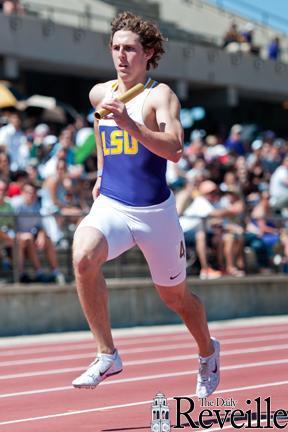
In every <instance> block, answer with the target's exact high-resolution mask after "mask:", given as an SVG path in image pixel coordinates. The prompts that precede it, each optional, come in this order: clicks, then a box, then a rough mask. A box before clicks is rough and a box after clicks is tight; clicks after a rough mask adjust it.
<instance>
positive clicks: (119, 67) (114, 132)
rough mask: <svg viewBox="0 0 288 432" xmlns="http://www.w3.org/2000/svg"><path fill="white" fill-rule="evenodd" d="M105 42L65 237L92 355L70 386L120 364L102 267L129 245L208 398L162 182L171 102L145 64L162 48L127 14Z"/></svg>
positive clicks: (169, 146)
mask: <svg viewBox="0 0 288 432" xmlns="http://www.w3.org/2000/svg"><path fill="white" fill-rule="evenodd" d="M111 27H112V32H111V40H110V48H111V53H112V58H113V62H114V66H115V69H116V73H117V80H116V81H108V82H106V83H104V84H97V85H95V86H94V87H93V88H92V90H91V92H90V101H91V103H92V105H93V107H94V108H95V109H97V110H98V109H99V108H105V109H107V110H108V111H109V112H110V114H109V115H107V116H106V117H105V118H104V119H102V120H99V124H98V122H97V123H95V136H96V142H97V154H98V178H97V181H96V184H95V186H94V188H93V197H94V200H95V201H94V204H93V206H92V208H91V211H90V213H89V214H88V215H87V216H86V217H85V218H84V219H83V220H82V222H81V223H80V224H79V226H78V228H77V230H76V232H75V237H74V245H73V263H74V270H75V276H76V282H77V290H78V295H79V299H80V302H81V306H82V308H83V311H84V314H85V316H86V319H87V321H88V323H89V326H90V329H91V331H92V333H93V335H94V337H95V339H96V343H97V356H96V359H95V361H94V362H93V363H92V364H91V365H90V366H89V368H88V369H87V371H85V372H84V373H83V374H82V375H81V376H79V377H78V378H76V379H75V380H74V381H73V386H74V387H77V388H95V387H96V386H97V385H98V384H99V383H100V382H101V381H103V380H104V379H105V378H107V377H109V376H111V375H114V374H117V373H119V372H121V371H122V362H121V358H120V356H119V354H118V351H117V350H116V348H115V346H114V343H113V339H112V334H111V325H110V319H109V314H108V292H107V286H106V283H105V280H104V278H103V274H102V271H101V267H102V265H103V264H104V263H105V262H106V261H108V260H111V259H113V258H115V257H117V256H119V255H120V254H122V253H123V252H124V251H126V250H128V249H130V248H132V247H133V246H135V245H138V246H139V248H140V249H141V250H142V252H143V254H144V256H145V258H146V260H147V262H148V265H149V268H150V272H151V275H152V279H153V282H154V284H155V287H156V289H157V291H158V293H159V295H160V297H161V299H162V300H163V301H164V302H165V303H166V305H167V306H168V307H169V308H170V309H172V310H173V311H174V312H176V313H177V314H178V315H179V316H180V317H181V318H182V320H183V321H184V323H185V324H186V326H187V328H188V329H189V331H190V332H191V334H192V336H193V337H194V339H195V340H196V343H197V345H198V349H199V360H200V368H199V374H198V378H197V396H198V397H199V398H203V397H207V396H209V395H210V394H211V393H212V392H213V391H214V390H215V389H216V387H217V385H218V383H219V350H220V344H219V342H218V341H217V340H215V339H213V338H211V337H210V333H209V330H208V325H207V321H206V316H205V310H204V307H203V306H202V304H201V302H200V300H199V299H198V298H197V297H196V296H195V295H193V294H190V292H189V291H188V289H187V285H186V257H185V247H184V237H183V233H182V230H181V228H180V225H179V221H178V216H177V212H176V207H175V199H174V196H173V194H172V193H171V191H170V190H169V189H168V187H167V184H166V180H165V172H166V164H167V160H171V161H173V162H177V161H178V160H179V159H180V158H181V155H182V151H183V148H182V140H183V131H182V127H181V124H180V121H179V111H180V104H179V101H178V99H177V97H176V95H175V94H174V93H173V92H172V90H171V89H170V88H169V87H168V86H167V85H165V84H162V83H157V82H155V81H153V80H152V79H151V78H150V77H149V76H148V75H147V71H148V70H149V69H150V67H151V66H152V67H157V65H158V61H159V59H160V57H161V55H162V54H163V53H164V49H163V42H164V39H163V37H162V35H161V33H160V32H159V30H158V28H157V27H156V26H155V25H154V24H153V23H151V22H149V21H144V20H143V19H142V18H140V17H138V16H135V15H133V14H132V13H130V12H123V13H120V14H119V15H118V16H117V17H116V18H114V20H113V21H112V24H111ZM138 83H143V84H144V86H145V89H144V91H143V92H142V93H140V94H139V95H138V96H136V97H135V98H134V99H132V100H131V101H130V102H128V103H127V104H126V105H124V104H123V103H122V102H121V101H119V99H118V97H119V96H120V95H121V94H123V93H124V92H125V91H127V90H128V89H130V88H132V87H133V86H134V85H135V84H138Z"/></svg>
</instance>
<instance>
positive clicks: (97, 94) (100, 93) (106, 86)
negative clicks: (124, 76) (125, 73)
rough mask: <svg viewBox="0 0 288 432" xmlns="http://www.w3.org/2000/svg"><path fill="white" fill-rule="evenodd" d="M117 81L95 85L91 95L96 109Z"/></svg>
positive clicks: (90, 97)
mask: <svg viewBox="0 0 288 432" xmlns="http://www.w3.org/2000/svg"><path fill="white" fill-rule="evenodd" d="M116 82H117V80H110V81H106V82H102V83H98V84H95V85H94V86H93V87H92V89H91V90H90V93H89V99H90V102H91V104H92V105H93V106H94V108H95V107H97V105H99V103H100V102H101V101H102V100H103V99H104V97H105V95H106V93H107V91H108V90H110V89H111V88H112V86H113V84H114V83H116Z"/></svg>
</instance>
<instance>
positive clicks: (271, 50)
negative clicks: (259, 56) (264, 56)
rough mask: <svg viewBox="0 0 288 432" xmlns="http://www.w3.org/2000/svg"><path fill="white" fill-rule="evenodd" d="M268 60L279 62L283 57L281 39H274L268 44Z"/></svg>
mask: <svg viewBox="0 0 288 432" xmlns="http://www.w3.org/2000/svg"><path fill="white" fill-rule="evenodd" d="M267 51H268V58H269V59H270V60H279V59H280V55H281V46H280V38H279V37H278V36H276V37H274V38H273V39H272V40H271V41H270V42H269V44H268V47H267Z"/></svg>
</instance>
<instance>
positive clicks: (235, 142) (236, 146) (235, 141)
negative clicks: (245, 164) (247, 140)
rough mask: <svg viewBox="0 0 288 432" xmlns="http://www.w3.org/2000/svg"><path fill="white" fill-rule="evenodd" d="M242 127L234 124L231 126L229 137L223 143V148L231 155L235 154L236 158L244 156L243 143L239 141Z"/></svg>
mask: <svg viewBox="0 0 288 432" xmlns="http://www.w3.org/2000/svg"><path fill="white" fill-rule="evenodd" d="M242 130H243V128H242V126H241V125H240V124H235V125H233V126H232V128H231V131H230V135H229V137H228V138H227V140H226V141H225V147H226V148H227V150H228V151H229V153H231V154H235V155H237V156H244V155H245V147H244V143H243V141H242V139H241V134H242Z"/></svg>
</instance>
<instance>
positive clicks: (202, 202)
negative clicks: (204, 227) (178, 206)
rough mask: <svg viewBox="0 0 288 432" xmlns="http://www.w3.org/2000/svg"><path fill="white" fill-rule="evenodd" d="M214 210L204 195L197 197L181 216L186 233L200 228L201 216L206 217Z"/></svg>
mask: <svg viewBox="0 0 288 432" xmlns="http://www.w3.org/2000/svg"><path fill="white" fill-rule="evenodd" d="M213 210H214V207H213V205H212V204H211V203H210V202H209V201H208V200H207V199H206V198H205V197H204V196H199V197H197V198H195V199H194V200H193V202H192V203H191V204H190V205H189V207H187V209H186V210H185V211H184V213H183V216H181V217H180V218H179V221H180V225H181V227H182V230H183V231H184V233H185V232H187V231H190V230H197V229H198V228H200V226H201V223H202V222H201V218H206V217H207V216H209V214H210V213H211V212H212V211H213Z"/></svg>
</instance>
